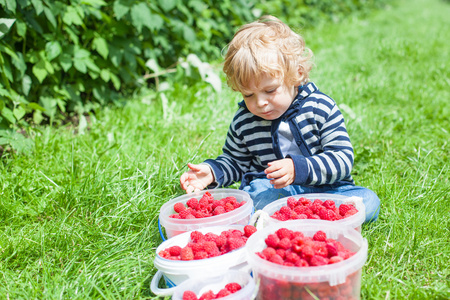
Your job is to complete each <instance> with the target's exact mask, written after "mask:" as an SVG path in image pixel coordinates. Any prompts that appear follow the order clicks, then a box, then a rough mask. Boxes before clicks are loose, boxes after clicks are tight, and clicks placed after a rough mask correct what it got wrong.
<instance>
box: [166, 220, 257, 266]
mask: <svg viewBox="0 0 450 300" xmlns="http://www.w3.org/2000/svg"><path fill="white" fill-rule="evenodd" d="M255 232H256V227H255V226H252V225H246V226H244V232H242V231H240V230H238V229H228V230H225V231H222V232H221V233H220V234H219V235H217V234H215V233H212V232H208V233H206V234H203V233H201V232H199V231H192V232H191V234H190V241H189V242H188V244H187V245H186V246H184V247H180V246H171V247H168V248H166V249H164V250H161V251H160V252H159V253H158V255H159V256H161V257H162V258H166V259H170V260H197V259H205V258H211V257H215V256H219V255H222V254H226V253H228V252H230V251H233V250H236V249H238V248H241V247H243V246H244V245H245V243H246V242H247V239H248V238H249V237H250V236H251V235H252V234H253V233H255Z"/></svg>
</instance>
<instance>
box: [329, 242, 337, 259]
mask: <svg viewBox="0 0 450 300" xmlns="http://www.w3.org/2000/svg"><path fill="white" fill-rule="evenodd" d="M326 247H327V251H328V257H329V258H331V257H333V256H336V255H337V254H338V249H337V247H336V246H335V245H334V244H333V243H327V244H326Z"/></svg>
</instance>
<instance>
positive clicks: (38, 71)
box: [31, 59, 48, 83]
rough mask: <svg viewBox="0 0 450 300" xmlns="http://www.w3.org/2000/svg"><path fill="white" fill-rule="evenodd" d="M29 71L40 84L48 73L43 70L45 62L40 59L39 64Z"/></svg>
mask: <svg viewBox="0 0 450 300" xmlns="http://www.w3.org/2000/svg"><path fill="white" fill-rule="evenodd" d="M31 71H32V72H33V74H34V76H36V78H37V79H38V80H39V82H40V83H42V82H43V81H44V79H45V78H46V77H47V75H48V72H47V70H46V68H45V61H44V60H42V59H41V60H39V62H38V63H37V64H35V65H34V66H33V68H32V70H31Z"/></svg>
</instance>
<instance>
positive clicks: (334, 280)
mask: <svg viewBox="0 0 450 300" xmlns="http://www.w3.org/2000/svg"><path fill="white" fill-rule="evenodd" d="M301 223H304V224H303V226H306V228H305V229H299V228H295V229H293V230H294V231H301V232H303V231H318V230H334V231H337V232H338V233H346V234H349V235H350V236H353V238H356V239H357V240H358V241H355V240H353V239H351V238H349V239H351V240H352V242H355V243H356V244H357V245H358V246H359V249H358V250H357V251H356V252H355V254H354V255H353V256H352V257H350V258H348V259H346V260H344V261H342V262H339V263H335V264H329V265H324V266H313V267H304V268H300V267H289V266H282V265H278V264H275V263H272V262H269V261H267V260H264V259H262V258H261V257H259V256H258V255H256V254H255V253H256V252H260V251H262V249H259V248H256V249H255V247H257V246H259V245H260V244H261V243H264V239H265V237H266V233H267V232H271V233H274V232H275V231H276V230H277V229H279V228H289V229H292V228H293V227H297V226H300V225H302V224H301ZM308 223H309V224H308ZM326 227H327V228H326ZM264 245H265V243H264ZM245 248H246V252H247V258H248V262H249V264H250V267H251V268H252V269H253V271H254V272H256V273H260V270H261V269H264V276H267V277H271V278H277V276H278V277H280V276H283V277H286V276H288V277H294V278H295V280H292V281H297V282H302V283H312V282H329V283H330V285H336V284H341V283H343V282H345V278H346V277H347V276H348V275H350V274H353V273H354V272H356V271H358V270H360V269H362V267H363V266H364V264H365V263H366V260H367V251H368V243H367V239H365V238H363V237H362V236H361V234H360V233H358V232H357V231H356V230H354V228H353V227H351V226H339V227H336V226H334V225H333V224H332V223H331V222H329V221H323V220H308V219H307V220H291V221H284V222H282V223H277V224H271V225H269V226H267V227H265V228H263V229H262V230H260V231H258V232H256V233H254V234H253V235H252V236H251V237H250V238H249V239H248V241H247V243H246V246H245ZM286 273H288V274H286ZM290 273H292V274H293V275H291V274H290ZM280 274H281V275H280ZM325 277H326V278H328V279H323V278H325ZM308 278H309V279H308ZM319 278H321V279H319Z"/></svg>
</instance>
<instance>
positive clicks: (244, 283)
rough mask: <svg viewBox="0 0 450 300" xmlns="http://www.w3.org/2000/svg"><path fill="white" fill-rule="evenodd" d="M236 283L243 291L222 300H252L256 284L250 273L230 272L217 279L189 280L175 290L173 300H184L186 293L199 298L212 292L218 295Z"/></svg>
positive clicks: (216, 277)
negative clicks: (230, 284) (190, 292)
mask: <svg viewBox="0 0 450 300" xmlns="http://www.w3.org/2000/svg"><path fill="white" fill-rule="evenodd" d="M231 282H236V283H239V284H240V285H241V289H240V290H239V291H237V292H235V293H233V294H231V295H229V296H226V297H222V298H220V299H221V300H251V299H253V293H254V291H255V282H254V280H253V278H252V277H251V276H250V274H249V273H248V272H243V271H228V272H227V273H225V274H223V275H219V276H215V277H202V278H193V279H188V280H186V281H185V282H183V283H181V284H180V285H178V286H177V287H176V288H175V291H174V293H173V295H172V300H182V299H183V293H184V292H185V291H192V292H194V293H195V294H196V295H197V297H198V298H200V296H201V295H202V294H203V293H205V292H207V291H209V290H212V291H213V292H214V293H215V294H217V293H218V292H219V291H220V290H221V289H223V288H224V287H225V285H226V284H228V283H231Z"/></svg>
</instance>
